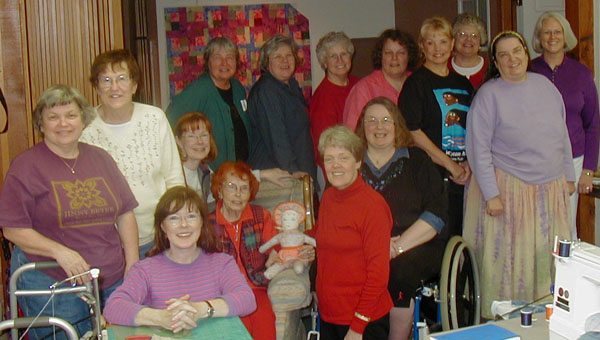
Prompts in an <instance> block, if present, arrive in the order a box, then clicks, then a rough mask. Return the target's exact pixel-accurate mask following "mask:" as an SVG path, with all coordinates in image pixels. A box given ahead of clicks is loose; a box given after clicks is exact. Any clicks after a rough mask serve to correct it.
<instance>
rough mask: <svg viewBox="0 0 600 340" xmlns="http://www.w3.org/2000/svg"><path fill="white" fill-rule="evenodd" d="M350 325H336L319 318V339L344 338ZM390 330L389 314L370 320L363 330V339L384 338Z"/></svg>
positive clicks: (336, 339)
mask: <svg viewBox="0 0 600 340" xmlns="http://www.w3.org/2000/svg"><path fill="white" fill-rule="evenodd" d="M349 328H350V325H336V324H333V323H329V322H326V321H323V320H321V339H322V340H344V337H345V336H346V333H348V329H349ZM389 332H390V314H389V313H388V314H386V315H384V316H383V317H381V318H379V319H377V320H373V321H371V322H370V323H369V324H368V325H367V328H365V332H364V333H363V340H386V339H387V338H388V333H389Z"/></svg>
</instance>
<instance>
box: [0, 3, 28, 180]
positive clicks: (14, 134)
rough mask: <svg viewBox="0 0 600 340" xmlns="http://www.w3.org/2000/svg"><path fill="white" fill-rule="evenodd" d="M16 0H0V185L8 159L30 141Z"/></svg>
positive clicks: (21, 28) (22, 149)
mask: <svg viewBox="0 0 600 340" xmlns="http://www.w3.org/2000/svg"><path fill="white" fill-rule="evenodd" d="M19 4H20V1H19V0H0V86H1V87H2V90H3V92H4V96H5V98H6V102H7V105H8V111H9V115H8V119H9V121H8V126H9V129H8V131H7V132H6V133H3V134H0V176H1V177H0V187H1V182H2V181H1V179H2V178H4V176H5V175H6V172H7V171H8V167H9V165H10V161H11V160H12V159H13V158H14V157H15V156H16V155H18V154H19V153H21V152H23V151H24V150H26V149H27V148H29V146H30V145H31V144H32V143H33V134H32V128H31V120H30V116H27V115H26V114H24V112H25V110H26V100H25V98H26V97H27V91H26V87H25V81H24V79H25V77H26V75H25V74H24V71H25V68H24V67H23V65H24V63H23V54H22V52H21V46H22V41H23V37H24V35H25V30H24V26H23V25H21V15H20V13H21V11H22V7H20V5H19Z"/></svg>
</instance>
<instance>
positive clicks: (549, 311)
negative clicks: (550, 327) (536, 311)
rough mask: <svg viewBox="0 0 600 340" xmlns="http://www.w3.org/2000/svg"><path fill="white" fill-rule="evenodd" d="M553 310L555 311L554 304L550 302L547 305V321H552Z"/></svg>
mask: <svg viewBox="0 0 600 340" xmlns="http://www.w3.org/2000/svg"><path fill="white" fill-rule="evenodd" d="M552 312H554V305H553V304H551V303H549V304H547V305H546V321H550V317H551V316H552Z"/></svg>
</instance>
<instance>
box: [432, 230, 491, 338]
mask: <svg viewBox="0 0 600 340" xmlns="http://www.w3.org/2000/svg"><path fill="white" fill-rule="evenodd" d="M440 300H441V301H440V304H441V306H440V307H441V319H442V328H443V329H444V331H447V330H450V329H456V328H460V327H466V326H472V325H476V324H479V321H480V316H481V315H480V301H481V300H480V293H479V272H478V269H477V262H476V261H475V255H474V254H473V251H472V250H471V249H470V248H469V247H468V246H467V244H466V243H465V242H464V240H463V239H462V237H460V236H454V237H452V238H451V239H450V241H449V242H448V245H447V246H446V250H445V253H444V259H443V261H442V272H441V278H440Z"/></svg>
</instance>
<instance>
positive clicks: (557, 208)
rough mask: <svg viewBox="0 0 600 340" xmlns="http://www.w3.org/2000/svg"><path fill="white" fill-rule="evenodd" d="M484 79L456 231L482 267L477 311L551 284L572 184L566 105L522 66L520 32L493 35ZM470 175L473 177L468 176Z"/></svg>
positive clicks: (472, 119) (471, 119)
mask: <svg viewBox="0 0 600 340" xmlns="http://www.w3.org/2000/svg"><path fill="white" fill-rule="evenodd" d="M490 60H491V62H492V63H491V64H490V72H489V73H488V78H489V79H488V80H487V81H486V82H485V83H484V84H483V85H482V86H481V87H480V88H479V91H478V92H477V95H476V96H475V98H474V99H473V103H472V104H471V110H470V111H469V115H468V116H467V145H466V146H467V157H468V159H469V162H470V164H471V167H472V169H473V175H474V176H472V177H471V183H469V187H468V190H467V203H466V212H465V219H464V221H465V223H464V230H463V237H464V238H465V241H467V243H469V244H470V245H471V246H472V247H473V248H474V249H475V254H476V257H477V262H478V263H479V266H480V272H481V276H480V278H481V293H482V294H481V306H482V310H481V314H482V315H483V316H484V317H486V318H491V317H493V315H492V313H491V312H490V306H491V303H492V301H494V300H523V301H533V300H536V299H538V298H540V297H542V296H544V295H546V294H548V292H549V291H550V282H551V280H552V272H551V267H552V255H551V251H552V242H553V239H554V236H555V235H557V236H559V237H560V238H567V239H568V238H570V226H569V193H572V192H573V191H574V190H575V187H574V185H573V182H574V180H575V173H574V171H573V164H572V157H571V145H570V143H569V134H568V133H567V127H566V125H565V123H564V119H565V109H564V105H563V102H562V98H561V97H560V93H559V92H558V90H557V89H556V87H554V85H552V83H551V82H550V81H549V80H548V79H546V78H545V77H544V76H541V75H539V74H536V73H530V72H527V65H528V63H529V52H528V51H527V45H526V44H525V41H524V40H523V37H522V36H521V35H520V34H519V33H517V32H512V31H505V32H501V33H500V34H498V35H497V36H496V37H495V38H494V40H493V41H492V44H491V49H490ZM473 177H474V178H473Z"/></svg>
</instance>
